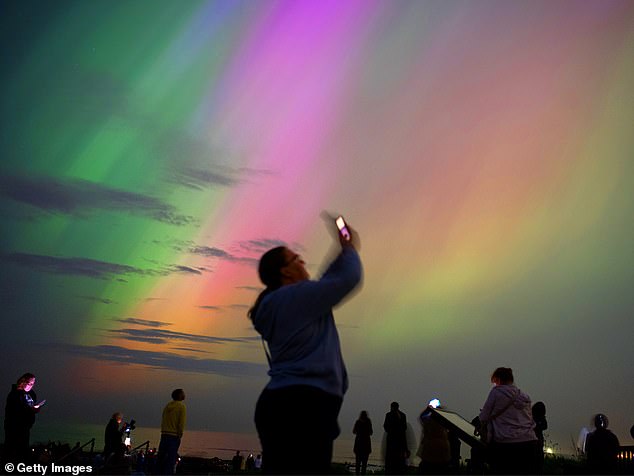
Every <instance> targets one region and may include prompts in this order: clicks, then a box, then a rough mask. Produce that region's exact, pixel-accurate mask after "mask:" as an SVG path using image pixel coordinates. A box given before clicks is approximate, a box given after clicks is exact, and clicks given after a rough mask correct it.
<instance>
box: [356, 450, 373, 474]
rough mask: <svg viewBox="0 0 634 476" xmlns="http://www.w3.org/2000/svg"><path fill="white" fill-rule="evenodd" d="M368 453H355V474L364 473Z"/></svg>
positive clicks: (366, 466)
mask: <svg viewBox="0 0 634 476" xmlns="http://www.w3.org/2000/svg"><path fill="white" fill-rule="evenodd" d="M368 458H370V455H369V454H355V474H365V473H366V471H367V469H368Z"/></svg>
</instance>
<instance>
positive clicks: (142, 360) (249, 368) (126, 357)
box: [58, 344, 266, 377]
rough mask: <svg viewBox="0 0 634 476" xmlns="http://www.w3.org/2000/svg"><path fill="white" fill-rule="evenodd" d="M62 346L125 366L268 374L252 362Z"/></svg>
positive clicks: (235, 374) (230, 374) (227, 374)
mask: <svg viewBox="0 0 634 476" xmlns="http://www.w3.org/2000/svg"><path fill="white" fill-rule="evenodd" d="M58 347H61V348H62V350H65V351H66V352H68V353H71V354H74V355H77V356H80V357H86V358H91V359H96V360H100V361H110V362H116V363H120V364H123V365H144V366H147V367H151V368H156V369H165V370H175V371H178V372H191V373H202V374H217V375H222V376H225V377H260V376H262V375H264V374H265V373H266V367H265V366H264V365H262V364H255V363H251V362H241V361H235V360H218V359H197V358H193V357H183V356H181V355H178V354H173V353H169V352H151V351H144V350H134V349H127V348H125V347H120V346H114V345H98V346H81V345H72V344H68V345H65V344H60V345H58Z"/></svg>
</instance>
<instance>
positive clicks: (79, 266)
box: [0, 253, 153, 279]
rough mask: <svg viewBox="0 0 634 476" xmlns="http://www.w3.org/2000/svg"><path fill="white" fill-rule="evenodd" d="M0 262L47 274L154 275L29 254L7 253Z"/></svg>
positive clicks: (83, 260)
mask: <svg viewBox="0 0 634 476" xmlns="http://www.w3.org/2000/svg"><path fill="white" fill-rule="evenodd" d="M0 261H4V262H7V263H14V264H18V265H20V266H24V267H26V268H31V269H34V270H36V271H43V272H46V273H53V274H63V275H71V276H84V277H89V278H98V279H106V278H110V277H112V276H115V275H129V274H138V275H146V274H153V273H152V272H151V271H147V270H143V269H139V268H135V267H134V266H128V265H124V264H116V263H108V262H106V261H99V260H94V259H89V258H60V257H57V256H46V255H35V254H29V253H6V254H1V255H0Z"/></svg>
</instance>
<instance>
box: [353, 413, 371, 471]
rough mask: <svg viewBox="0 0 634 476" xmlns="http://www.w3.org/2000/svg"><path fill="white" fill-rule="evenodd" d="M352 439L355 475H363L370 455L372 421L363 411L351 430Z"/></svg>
mask: <svg viewBox="0 0 634 476" xmlns="http://www.w3.org/2000/svg"><path fill="white" fill-rule="evenodd" d="M352 433H353V434H354V435H355V437H354V456H355V460H356V461H355V473H356V474H365V473H366V471H367V468H368V458H369V457H370V453H372V440H371V438H370V437H371V436H372V421H371V420H370V418H369V417H368V412H366V411H365V410H364V411H362V412H361V413H360V414H359V419H358V420H357V421H356V422H355V423H354V428H353V429H352Z"/></svg>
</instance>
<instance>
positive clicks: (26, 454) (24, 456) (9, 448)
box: [3, 427, 31, 463]
mask: <svg viewBox="0 0 634 476" xmlns="http://www.w3.org/2000/svg"><path fill="white" fill-rule="evenodd" d="M4 433H5V438H4V458H3V460H4V461H10V462H12V463H28V462H29V461H30V458H31V451H30V445H29V440H30V437H31V429H30V428H20V427H17V428H10V429H9V428H6V427H5V430H4Z"/></svg>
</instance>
